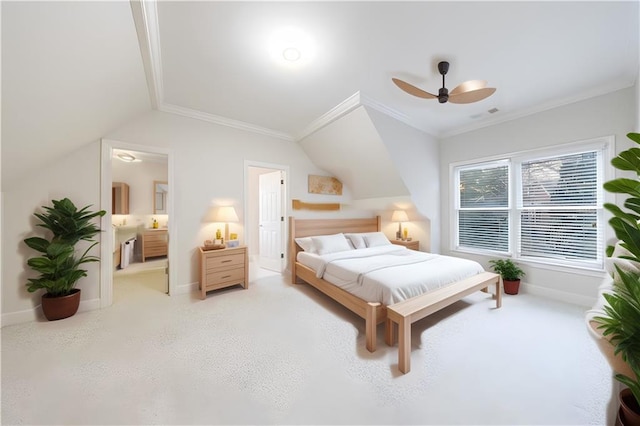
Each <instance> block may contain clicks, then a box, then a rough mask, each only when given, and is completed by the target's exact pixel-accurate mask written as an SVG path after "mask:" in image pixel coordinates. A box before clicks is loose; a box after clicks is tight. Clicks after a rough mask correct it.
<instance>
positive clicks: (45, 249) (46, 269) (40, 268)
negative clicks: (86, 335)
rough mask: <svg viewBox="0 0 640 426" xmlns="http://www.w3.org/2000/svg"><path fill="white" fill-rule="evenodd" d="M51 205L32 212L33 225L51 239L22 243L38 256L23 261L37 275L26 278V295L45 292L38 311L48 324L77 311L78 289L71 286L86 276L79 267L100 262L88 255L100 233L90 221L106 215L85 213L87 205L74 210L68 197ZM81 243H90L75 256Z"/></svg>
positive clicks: (30, 239)
mask: <svg viewBox="0 0 640 426" xmlns="http://www.w3.org/2000/svg"><path fill="white" fill-rule="evenodd" d="M52 204H53V207H48V206H42V208H43V209H44V210H45V212H44V213H34V216H36V217H37V218H38V219H39V220H40V223H38V224H37V226H40V227H42V228H45V229H48V230H49V231H51V233H52V234H53V236H52V237H51V239H50V240H48V239H45V238H40V237H30V238H27V239H25V240H24V242H25V244H27V245H28V246H29V247H31V248H32V249H34V250H36V251H38V252H40V253H42V254H41V255H40V256H37V257H32V258H30V259H29V260H28V261H27V264H28V265H29V266H30V267H31V268H32V269H33V270H35V271H37V272H39V273H40V276H39V277H37V278H29V279H28V281H29V282H28V283H27V290H28V291H29V292H30V293H33V292H35V291H37V290H39V289H45V290H46V292H45V293H44V294H43V295H42V310H43V312H44V315H45V317H46V318H47V319H48V320H50V321H52V320H58V319H62V318H67V317H70V316H72V315H74V314H75V313H76V312H77V311H78V306H79V305H80V289H77V288H75V286H76V283H77V282H78V280H79V279H80V278H82V277H86V276H87V271H86V270H85V269H81V265H82V264H84V263H89V262H98V261H100V259H99V258H98V257H96V256H90V255H89V254H88V253H89V251H90V250H91V249H92V248H93V247H94V246H95V245H96V244H98V242H97V241H94V240H93V237H94V236H95V235H96V234H98V233H99V232H100V228H98V226H96V225H95V224H94V223H92V222H91V220H92V219H93V218H95V217H102V216H104V215H105V214H106V211H104V210H100V211H97V212H92V211H89V207H91V206H86V207H84V208H82V209H81V210H78V209H77V208H76V206H75V205H74V204H73V203H72V202H71V200H69V199H68V198H65V199H62V200H52ZM81 240H84V241H89V242H92V243H93V244H91V245H90V246H89V247H88V248H87V249H86V250H85V251H84V252H83V253H82V255H80V256H77V255H76V249H75V246H76V244H77V243H78V242H79V241H81Z"/></svg>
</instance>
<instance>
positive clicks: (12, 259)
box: [2, 141, 100, 325]
mask: <svg viewBox="0 0 640 426" xmlns="http://www.w3.org/2000/svg"><path fill="white" fill-rule="evenodd" d="M65 197H67V198H69V199H70V200H71V201H73V203H74V204H75V205H76V206H77V207H78V208H81V207H84V206H86V205H90V204H91V205H93V207H92V210H99V209H100V143H99V142H98V141H95V142H92V143H89V144H86V145H85V146H84V147H82V148H80V149H78V150H76V151H73V152H70V153H68V154H67V155H65V156H63V157H62V158H60V159H57V160H56V161H53V162H51V163H49V164H47V165H46V166H45V167H43V168H41V169H39V170H37V173H33V174H31V175H29V176H27V177H26V178H24V179H22V180H20V181H18V182H17V183H16V184H15V185H13V186H12V188H11V189H10V190H7V191H5V192H4V194H3V200H2V204H3V205H2V208H3V210H2V256H3V257H2V324H3V325H6V324H11V323H15V322H21V321H28V320H33V319H35V318H36V311H35V310H34V308H35V307H37V306H38V305H40V295H41V293H40V292H37V293H28V292H27V289H26V286H25V283H26V282H27V278H32V277H36V276H37V275H38V274H37V273H34V272H33V271H31V270H30V269H29V268H28V266H27V259H28V258H30V257H33V256H36V255H38V253H37V252H35V251H34V250H32V249H30V248H28V247H27V246H26V245H25V244H24V242H23V241H22V240H23V239H25V238H28V237H32V236H43V237H45V236H47V237H48V236H49V235H48V234H47V233H46V232H47V231H45V230H41V229H39V228H36V226H35V224H36V223H37V222H38V220H37V219H36V218H35V217H34V216H33V214H34V213H35V212H41V211H42V210H41V206H50V205H51V200H58V199H62V198H65ZM96 239H97V240H100V235H98V236H97V237H96ZM83 244H85V243H83V242H81V243H79V245H78V247H79V248H80V247H82V246H83ZM92 253H93V254H94V255H96V256H99V249H98V248H97V247H95V248H94V249H93V250H92ZM86 266H87V270H88V277H86V278H81V279H80V281H79V282H78V288H80V289H81V290H82V301H81V305H80V310H86V309H93V308H96V307H98V306H99V295H100V287H99V286H100V273H99V265H98V264H96V263H91V264H87V265H86Z"/></svg>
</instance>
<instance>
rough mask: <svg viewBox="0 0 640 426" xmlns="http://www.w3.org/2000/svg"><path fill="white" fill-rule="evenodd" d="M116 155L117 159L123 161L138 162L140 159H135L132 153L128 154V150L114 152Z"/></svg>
mask: <svg viewBox="0 0 640 426" xmlns="http://www.w3.org/2000/svg"><path fill="white" fill-rule="evenodd" d="M116 157H117V158H118V159H119V160H121V161H124V162H125V163H138V162H140V161H142V160H139V159H137V158H136V157H135V156H133V155H132V154H129V153H128V152H120V153H118V154H116Z"/></svg>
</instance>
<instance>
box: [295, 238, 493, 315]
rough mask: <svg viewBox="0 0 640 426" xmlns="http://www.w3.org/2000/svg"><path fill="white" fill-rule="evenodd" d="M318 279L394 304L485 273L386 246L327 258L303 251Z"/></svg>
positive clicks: (475, 265)
mask: <svg viewBox="0 0 640 426" xmlns="http://www.w3.org/2000/svg"><path fill="white" fill-rule="evenodd" d="M298 261H299V262H301V263H303V264H305V265H306V266H309V267H311V268H312V269H314V270H315V271H316V276H317V277H318V278H323V279H324V280H326V281H329V282H330V283H332V284H334V285H336V286H338V287H340V288H342V289H344V290H346V291H348V292H349V293H351V294H353V295H355V296H358V297H359V298H361V299H364V300H366V301H368V302H380V303H383V304H385V305H392V304H394V303H397V302H400V301H402V300H405V299H408V298H411V297H414V296H417V295H420V294H423V293H425V292H428V291H430V290H434V289H437V288H440V287H443V286H446V285H447V284H451V283H454V282H456V281H459V280H461V279H464V278H467V277H470V276H472V275H476V274H478V273H480V272H483V271H484V269H483V268H482V266H480V264H479V263H477V262H474V261H471V260H467V259H460V258H456V257H450V256H442V255H437V254H431V253H424V252H419V251H414V250H408V249H407V248H405V247H403V246H398V245H385V246H379V247H371V248H365V249H358V250H348V251H343V252H338V253H331V254H326V255H310V254H308V253H303V252H301V253H300V254H299V256H298Z"/></svg>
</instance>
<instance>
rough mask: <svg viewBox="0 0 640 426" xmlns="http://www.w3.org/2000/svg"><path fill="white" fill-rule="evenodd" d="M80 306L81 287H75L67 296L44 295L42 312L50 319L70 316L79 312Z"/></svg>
mask: <svg viewBox="0 0 640 426" xmlns="http://www.w3.org/2000/svg"><path fill="white" fill-rule="evenodd" d="M79 306H80V289H79V288H74V289H73V290H71V294H69V295H67V296H51V295H50V294H49V293H46V294H43V295H42V312H44V316H45V317H46V318H47V319H48V320H49V321H55V320H59V319H63V318H69V317H71V316H73V315H75V313H76V312H78V307H79Z"/></svg>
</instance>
